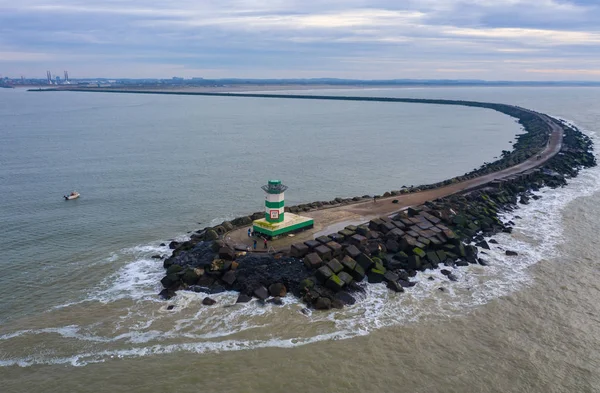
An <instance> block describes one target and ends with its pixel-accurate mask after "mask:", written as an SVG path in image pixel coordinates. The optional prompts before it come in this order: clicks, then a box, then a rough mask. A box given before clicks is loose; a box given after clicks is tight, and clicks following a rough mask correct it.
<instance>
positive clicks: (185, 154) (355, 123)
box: [0, 88, 600, 392]
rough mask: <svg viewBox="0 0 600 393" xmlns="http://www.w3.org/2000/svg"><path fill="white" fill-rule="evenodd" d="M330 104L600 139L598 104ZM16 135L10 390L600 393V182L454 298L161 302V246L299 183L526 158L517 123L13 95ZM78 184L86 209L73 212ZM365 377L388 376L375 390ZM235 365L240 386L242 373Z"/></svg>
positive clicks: (568, 97)
mask: <svg viewBox="0 0 600 393" xmlns="http://www.w3.org/2000/svg"><path fill="white" fill-rule="evenodd" d="M315 93H316V94H340V95H365V96H367V95H368V96H395V97H417V98H448V99H469V100H480V101H488V102H504V103H509V104H517V105H521V106H524V107H527V108H531V109H535V110H539V111H541V112H545V113H548V114H550V115H555V116H560V117H562V118H565V119H568V120H570V121H573V122H574V123H575V124H577V125H578V126H580V127H582V128H583V129H584V130H587V132H589V133H591V134H593V133H594V132H595V131H597V130H598V128H597V124H599V123H598V122H599V120H600V106H599V104H598V102H599V101H598V98H600V89H595V88H452V89H450V88H448V89H431V88H429V89H391V90H385V89H380V90H360V91H343V92H340V91H326V92H324V91H317V92H315ZM0 119H1V123H0V206H1V208H0V243H1V245H2V256H1V257H0V267H1V268H2V271H3V274H2V276H1V277H0V295H1V296H2V299H3V301H2V302H1V303H0V366H2V367H0V376H2V377H3V380H4V381H7V385H6V386H8V387H9V388H10V389H11V390H9V391H30V390H34V389H39V388H40V387H44V390H45V391H105V390H114V389H117V390H118V388H119V387H121V386H123V385H124V384H127V383H128V382H129V383H131V382H133V383H135V384H136V385H137V386H138V388H137V389H133V390H139V391H164V390H165V389H166V388H167V386H169V385H168V384H167V382H165V379H163V378H160V377H159V376H160V375H161V374H162V373H168V375H169V376H170V378H176V382H173V381H172V380H171V382H172V383H174V384H175V385H174V386H173V387H174V388H176V389H175V390H178V389H179V390H185V391H187V390H194V389H196V388H200V387H202V388H204V389H205V390H208V391H223V390H228V391H259V390H262V391H265V390H266V391H279V390H281V389H282V388H283V387H290V388H291V389H292V390H300V389H301V388H302V389H303V390H306V389H307V388H308V389H310V390H313V391H346V390H348V389H351V390H358V391H366V390H368V388H369V387H373V386H375V387H377V390H380V391H405V390H410V391H423V392H425V391H473V392H475V391H540V392H541V391H595V390H594V389H595V388H596V387H598V386H600V385H598V375H599V374H598V371H599V370H600V365H599V363H598V360H599V359H598V353H597V352H595V351H592V350H590V349H589V348H594V347H595V348H598V347H600V345H599V341H598V340H599V339H600V335H599V334H598V333H599V332H598V328H597V319H595V317H594V315H597V312H598V311H599V310H598V304H600V296H599V293H598V287H597V284H596V282H597V274H598V268H597V265H596V264H595V263H596V260H595V259H594V257H593V253H592V252H590V249H593V246H594V245H597V243H598V236H597V233H596V231H595V230H594V228H597V226H596V225H595V220H596V219H597V218H598V217H600V211H598V206H600V204H599V203H597V202H600V195H599V193H598V183H599V179H600V175H599V173H598V171H597V170H596V169H592V170H589V171H585V172H584V173H583V174H582V176H581V177H580V178H578V179H575V180H574V181H573V182H572V184H571V185H569V186H568V187H566V188H565V189H561V190H546V191H543V192H542V194H541V195H542V199H541V200H540V202H539V203H536V204H532V205H530V206H528V207H527V208H524V209H522V211H519V212H518V213H517V214H518V215H519V216H521V217H522V219H521V220H518V225H517V229H516V231H515V234H514V235H513V236H504V237H503V238H501V239H498V240H499V241H501V243H502V244H503V245H505V246H508V245H509V246H510V247H512V248H514V249H518V250H519V251H520V257H519V259H518V260H506V259H505V258H503V257H502V255H501V254H502V253H501V252H499V251H498V252H495V253H494V252H493V253H492V255H491V256H490V259H491V261H492V262H493V263H492V266H490V267H489V268H482V267H479V268H477V267H474V268H471V269H468V270H465V271H461V272H460V277H459V278H460V280H459V282H458V283H456V285H454V286H452V287H449V288H448V292H447V293H446V294H444V295H440V293H439V291H437V288H438V287H439V285H440V282H441V277H437V275H436V274H435V273H434V274H429V275H433V276H435V277H436V281H433V282H431V281H429V280H427V277H428V276H429V275H422V276H419V277H418V279H419V281H420V283H419V285H418V286H417V287H415V290H414V291H412V292H410V293H406V294H404V295H403V296H401V297H398V296H395V295H392V294H391V293H389V292H388V291H386V290H385V288H377V287H374V288H373V289H372V290H371V291H370V293H369V294H368V295H367V298H366V299H364V301H363V302H361V303H360V304H359V305H358V306H356V307H353V308H349V309H346V310H344V311H342V312H332V313H318V314H317V313H316V314H313V315H311V316H308V317H307V316H304V315H302V314H300V313H299V312H298V311H299V309H300V308H301V305H300V304H297V303H295V302H293V301H292V300H291V299H289V300H288V304H287V305H286V306H285V307H283V308H271V307H265V308H263V307H258V306H250V307H245V308H233V309H231V308H230V309H222V308H215V309H207V308H203V307H202V306H200V305H199V299H201V297H200V296H199V295H195V294H185V295H181V296H178V297H177V298H176V299H175V300H174V301H173V304H175V305H176V309H175V311H174V312H168V311H167V310H166V309H165V303H164V302H160V301H158V300H157V299H156V296H155V295H156V293H157V292H158V289H159V284H158V280H159V279H160V277H161V274H162V268H161V267H160V262H158V263H157V262H156V261H154V260H152V259H151V258H150V256H151V255H152V254H155V253H166V252H167V250H166V249H165V248H164V247H163V248H161V247H159V246H158V244H159V243H160V242H161V241H165V240H168V239H170V238H175V237H184V236H185V235H186V232H187V231H189V230H194V229H198V228H200V227H202V226H205V225H209V224H210V223H211V222H220V221H221V220H222V219H224V218H228V217H229V218H230V217H234V216H237V215H240V214H244V213H248V212H252V211H255V210H260V207H261V202H262V194H261V190H260V185H262V184H263V183H264V181H265V180H266V179H268V178H271V177H279V178H282V179H283V180H284V181H285V182H286V183H287V184H288V185H290V190H289V192H288V193H287V194H286V196H287V198H286V199H288V202H289V203H297V202H306V201H312V200H317V199H332V198H334V197H336V196H354V195H362V194H369V193H371V194H372V193H381V192H384V191H386V190H390V189H397V188H399V187H401V186H402V185H411V184H422V183H429V182H433V181H438V180H442V179H445V178H448V177H451V176H454V175H457V174H462V173H464V172H467V171H469V170H471V169H473V168H474V167H478V166H479V165H481V164H482V163H483V162H484V161H491V160H492V159H493V157H494V156H497V155H499V153H500V152H501V150H503V149H507V148H509V146H510V144H509V141H511V140H513V138H514V136H515V134H517V133H519V132H520V129H519V127H518V125H517V124H516V123H515V122H514V120H513V119H511V118H508V117H505V116H503V115H501V114H498V113H495V112H492V111H487V110H481V109H473V108H458V107H457V108H453V107H443V106H426V105H416V104H397V103H386V104H382V103H361V102H357V103H353V102H319V101H294V100H273V99H271V100H266V99H246V98H244V99H241V98H212V97H170V96H147V95H110V94H85V93H43V94H42V93H28V92H25V91H18V90H17V91H11V90H9V91H0ZM72 189H77V190H78V191H80V192H81V194H82V197H81V199H79V200H76V201H70V202H65V201H63V200H62V199H61V198H62V195H63V194H65V193H67V192H68V191H71V190H72ZM198 222H201V224H198ZM566 272H568V273H566ZM579 272H581V273H582V274H579ZM549 298H550V299H552V301H548V299H549ZM234 299H235V297H234V295H231V294H224V295H222V296H221V297H220V299H219V301H220V302H221V303H227V302H232V301H233V300H234ZM573 337H577V340H575V339H573ZM342 339H345V340H342ZM358 354H360V356H359V355H358ZM290 359H293V361H291V360H290ZM361 364H362V365H364V364H371V365H373V364H375V365H377V367H378V373H377V376H375V375H372V374H371V373H370V372H367V370H366V369H364V368H363V367H359V366H360V365H361ZM248 365H252V366H251V367H247V366H248ZM282 365H285V367H283V368H281V367H282ZM190 367H192V368H194V369H202V370H204V371H203V372H202V378H201V379H200V377H199V376H197V374H196V373H194V372H192V371H191V370H190ZM223 369H225V370H236V372H235V373H233V374H232V373H228V374H227V375H228V378H224V377H223V374H222V372H221V371H220V370H223ZM275 369H277V371H276V372H275ZM323 369H327V370H331V372H330V373H328V374H327V378H326V376H325V375H323V374H322V373H321V372H320V370H323ZM134 371H135V372H134ZM63 374H64V375H65V376H66V375H69V378H68V379H65V378H58V379H56V378H54V377H56V376H60V375H63ZM396 386H401V389H400V388H399V389H393V388H392V387H396ZM419 389H420V390H419ZM573 389H575V390H573Z"/></svg>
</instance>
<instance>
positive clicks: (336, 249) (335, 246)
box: [325, 241, 342, 258]
mask: <svg viewBox="0 0 600 393" xmlns="http://www.w3.org/2000/svg"><path fill="white" fill-rule="evenodd" d="M325 245H326V246H327V247H329V248H330V249H331V255H333V257H334V258H335V257H338V256H340V255H342V246H341V245H340V244H339V243H337V242H334V241H330V242H327V243H326V244H325Z"/></svg>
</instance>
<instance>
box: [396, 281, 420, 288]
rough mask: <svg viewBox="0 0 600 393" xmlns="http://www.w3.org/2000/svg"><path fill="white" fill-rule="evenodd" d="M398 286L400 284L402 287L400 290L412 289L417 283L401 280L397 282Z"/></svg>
mask: <svg viewBox="0 0 600 393" xmlns="http://www.w3.org/2000/svg"><path fill="white" fill-rule="evenodd" d="M398 284H400V285H401V286H402V288H412V287H414V286H415V285H417V283H416V282H413V281H407V280H402V279H400V280H398Z"/></svg>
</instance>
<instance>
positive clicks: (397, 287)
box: [387, 281, 404, 292]
mask: <svg viewBox="0 0 600 393" xmlns="http://www.w3.org/2000/svg"><path fill="white" fill-rule="evenodd" d="M387 287H388V288H389V289H390V290H392V291H394V292H404V288H403V287H402V285H401V284H400V283H399V282H397V281H388V283H387Z"/></svg>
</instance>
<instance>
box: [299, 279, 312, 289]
mask: <svg viewBox="0 0 600 393" xmlns="http://www.w3.org/2000/svg"><path fill="white" fill-rule="evenodd" d="M314 286H315V282H314V281H313V280H312V279H310V278H305V279H304V280H302V281H300V284H298V288H300V291H302V292H308V291H309V290H311V289H312V288H313V287H314Z"/></svg>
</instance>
